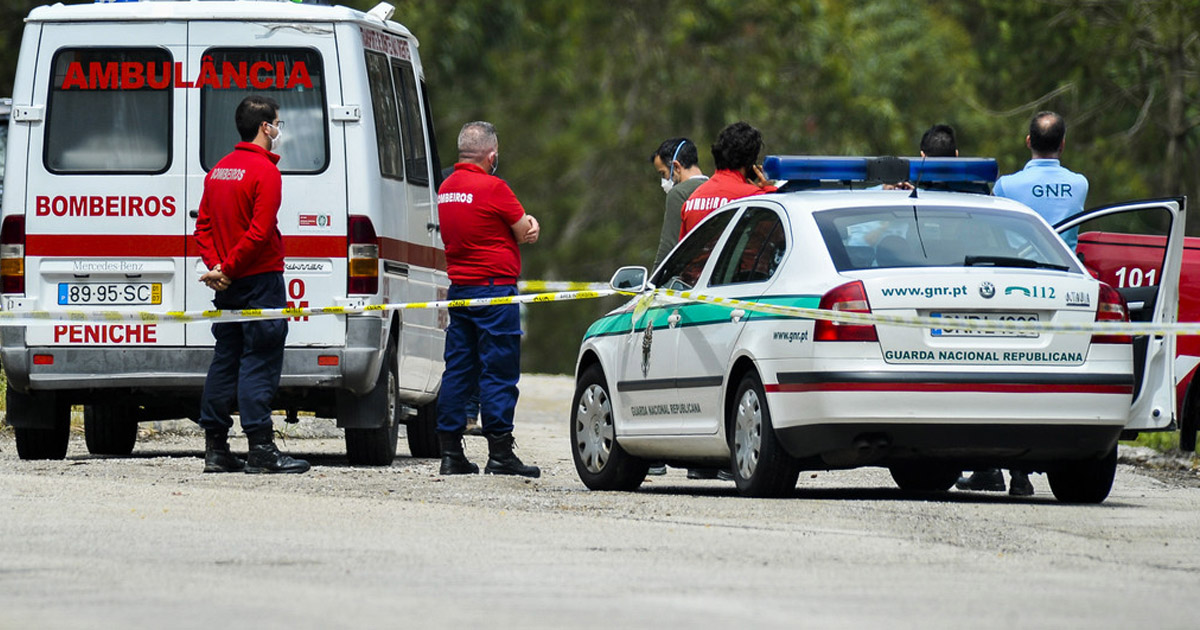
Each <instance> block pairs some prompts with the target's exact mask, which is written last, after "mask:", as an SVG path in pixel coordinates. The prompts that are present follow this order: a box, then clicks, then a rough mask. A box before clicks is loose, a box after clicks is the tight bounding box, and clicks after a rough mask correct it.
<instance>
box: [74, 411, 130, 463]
mask: <svg viewBox="0 0 1200 630" xmlns="http://www.w3.org/2000/svg"><path fill="white" fill-rule="evenodd" d="M137 412H138V409H137V407H135V406H133V405H129V404H96V405H84V407H83V437H84V440H85V441H86V442H87V448H88V452H89V453H91V454H93V455H128V454H130V453H132V452H133V445H134V444H135V443H136V442H137Z"/></svg>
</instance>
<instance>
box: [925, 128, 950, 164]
mask: <svg viewBox="0 0 1200 630" xmlns="http://www.w3.org/2000/svg"><path fill="white" fill-rule="evenodd" d="M921 157H958V141H957V140H955V138H954V127H951V126H950V125H942V124H939V125H934V126H932V127H930V128H929V129H927V130H926V131H925V134H924V135H922V136H921Z"/></svg>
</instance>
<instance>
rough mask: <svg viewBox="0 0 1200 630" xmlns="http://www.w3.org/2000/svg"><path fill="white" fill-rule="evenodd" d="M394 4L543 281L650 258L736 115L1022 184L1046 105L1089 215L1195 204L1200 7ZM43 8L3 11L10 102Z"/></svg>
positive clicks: (539, 343)
mask: <svg viewBox="0 0 1200 630" xmlns="http://www.w3.org/2000/svg"><path fill="white" fill-rule="evenodd" d="M345 3H346V4H349V5H351V6H355V7H357V8H361V9H368V8H370V7H371V6H372V5H373V4H374V3H375V0H346V2H345ZM394 3H395V4H396V14H395V18H394V19H395V20H397V21H399V22H402V23H404V24H405V25H407V26H408V27H409V28H410V29H411V30H412V31H413V32H414V33H415V34H416V35H417V36H418V37H419V38H420V40H421V54H422V57H423V58H424V60H425V63H426V68H425V72H426V76H427V78H428V81H429V84H430V86H431V88H432V95H431V96H432V103H433V108H434V116H435V121H436V124H437V130H438V133H439V134H440V135H439V146H440V153H441V155H442V156H443V160H444V161H445V162H446V163H447V164H448V163H449V162H450V161H452V158H453V156H454V154H455V152H454V146H453V145H454V136H455V134H456V133H457V131H458V128H459V127H460V126H461V125H462V123H463V122H466V121H469V120H476V119H488V120H491V121H493V122H495V123H496V125H497V127H498V129H499V131H500V134H501V154H502V159H501V175H503V176H504V177H505V178H506V179H508V180H509V182H510V183H511V184H512V186H513V188H514V190H516V192H517V194H518V196H519V197H520V198H521V199H522V201H523V202H524V203H525V206H526V208H527V209H528V210H529V211H530V212H531V213H532V214H534V215H535V216H537V217H538V218H539V219H540V220H541V222H542V235H543V236H542V241H541V242H540V243H539V244H537V245H534V246H531V247H527V248H526V250H525V276H526V277H527V278H530V279H547V280H606V279H607V277H608V276H609V274H610V273H611V272H612V270H613V269H615V268H616V267H617V266H619V265H622V264H634V263H642V264H648V263H649V262H651V259H652V258H653V256H654V251H655V247H656V243H657V238H658V232H659V227H660V221H661V212H662V205H663V195H662V192H661V190H660V189H659V188H658V180H657V175H655V173H654V172H653V170H652V168H651V167H650V164H649V156H650V153H651V151H652V150H653V149H654V148H655V147H656V146H657V145H658V143H659V142H660V141H661V140H663V139H664V138H666V137H669V136H676V135H687V136H690V137H691V138H693V139H694V140H696V141H697V143H698V144H699V145H700V146H701V147H705V148H706V147H707V146H709V145H710V144H711V143H712V141H713V139H714V137H715V135H716V133H717V132H718V131H719V130H720V129H721V128H722V127H723V126H724V125H725V124H727V123H729V122H733V121H736V120H747V121H749V122H750V123H752V124H754V125H755V126H757V127H759V128H760V129H761V130H762V131H763V133H764V135H765V137H766V139H767V152H768V153H805V154H874V155H882V154H892V155H910V154H913V153H915V152H916V144H917V140H918V138H919V136H920V133H921V132H922V131H923V130H924V129H926V128H927V127H928V126H929V125H930V124H932V123H936V122H948V123H950V124H952V125H954V126H955V127H956V128H957V129H958V131H959V144H960V149H961V151H962V154H963V155H990V156H995V157H997V158H998V159H999V160H1000V167H1001V172H1009V171H1013V170H1016V169H1019V168H1020V167H1021V166H1022V165H1023V164H1024V162H1025V160H1026V159H1027V158H1028V152H1027V150H1026V149H1025V147H1024V137H1025V133H1026V128H1027V124H1028V120H1029V118H1030V116H1031V115H1032V114H1033V113H1034V112H1036V111H1038V110H1040V109H1053V110H1056V111H1058V112H1060V113H1062V114H1063V115H1064V116H1066V118H1067V122H1068V135H1067V152H1066V153H1065V154H1064V163H1065V164H1066V165H1067V166H1068V167H1070V168H1072V169H1074V170H1078V171H1080V172H1082V173H1084V174H1086V175H1087V176H1088V177H1089V178H1090V180H1091V184H1092V187H1091V194H1090V197H1089V199H1088V202H1089V205H1090V206H1096V205H1101V204H1105V203H1110V202H1115V201H1121V200H1126V199H1130V198H1137V197H1148V196H1158V195H1177V194H1188V193H1191V192H1195V191H1196V190H1197V189H1200V171H1198V170H1197V169H1196V168H1194V167H1193V166H1192V164H1193V163H1194V159H1195V155H1196V152H1197V150H1198V146H1197V140H1198V139H1200V134H1198V133H1197V130H1196V125H1197V124H1198V123H1200V110H1198V108H1197V98H1200V97H1198V95H1200V89H1198V88H1200V85H1198V83H1200V78H1198V75H1197V72H1196V71H1197V63H1198V62H1200V35H1197V32H1196V31H1195V28H1194V25H1195V24H1198V23H1200V0H1124V1H1115V0H1114V1H1108V0H978V1H974V2H954V1H951V0H931V1H928V2H920V3H914V2H908V1H905V0H876V1H874V2H842V1H839V0H809V1H805V2H799V1H793V2H779V1H778V0H773V1H764V0H660V1H659V2H644V1H634V0H607V1H606V2H597V3H590V2H577V1H574V0H536V1H527V0H487V1H481V0H394ZM33 4H35V3H34V2H28V1H26V0H9V1H8V2H5V3H4V5H3V6H0V90H3V91H8V90H10V89H11V81H12V73H13V70H14V64H15V58H16V52H17V43H18V42H19V39H20V26H21V24H20V17H21V16H23V15H24V14H25V13H26V12H27V11H28V8H29V7H30V6H31V5H33ZM701 165H702V166H703V167H704V169H705V170H706V171H708V170H711V166H712V160H711V156H710V155H708V152H707V151H706V150H704V151H702V155H701ZM1192 214H1193V216H1192V222H1193V223H1195V222H1198V221H1200V212H1193V213H1192ZM613 304H614V302H612V301H607V302H604V303H599V302H595V303H590V302H584V303H577V304H559V305H545V306H535V307H532V308H530V309H529V313H528V316H529V320H528V325H527V328H528V331H529V333H530V334H529V335H528V338H527V341H526V352H525V357H526V365H525V368H526V369H527V370H532V371H551V372H569V371H570V370H571V369H572V366H573V361H574V356H575V354H574V353H575V348H576V347H577V342H578V340H579V339H580V337H581V335H582V333H583V330H584V329H585V328H586V326H587V323H588V322H589V321H590V320H591V319H592V318H593V317H594V316H595V315H596V314H598V313H599V312H602V311H604V310H606V309H607V308H610V307H612V306H613Z"/></svg>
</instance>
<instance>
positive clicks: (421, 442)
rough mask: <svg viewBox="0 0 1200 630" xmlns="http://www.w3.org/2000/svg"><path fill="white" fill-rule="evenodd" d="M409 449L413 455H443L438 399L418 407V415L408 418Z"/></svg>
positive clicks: (436, 456)
mask: <svg viewBox="0 0 1200 630" xmlns="http://www.w3.org/2000/svg"><path fill="white" fill-rule="evenodd" d="M406 430H407V431H406V433H407V436H408V450H409V452H410V453H412V456H413V457H426V458H435V459H436V458H438V457H440V456H441V452H440V447H439V445H438V436H437V399H436V398H434V399H433V400H432V401H430V402H428V403H425V404H424V405H420V406H418V407H417V415H415V416H412V417H411V418H409V420H408V426H407V427H406Z"/></svg>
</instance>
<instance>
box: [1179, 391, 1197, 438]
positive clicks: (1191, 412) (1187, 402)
mask: <svg viewBox="0 0 1200 630" xmlns="http://www.w3.org/2000/svg"><path fill="white" fill-rule="evenodd" d="M1182 415H1183V417H1182V418H1181V419H1180V422H1179V450H1181V451H1183V452H1185V453H1188V452H1200V451H1196V432H1197V431H1200V381H1197V379H1195V378H1193V379H1192V384H1191V385H1189V386H1188V391H1187V396H1186V397H1185V398H1184V405H1183V414H1182Z"/></svg>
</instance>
